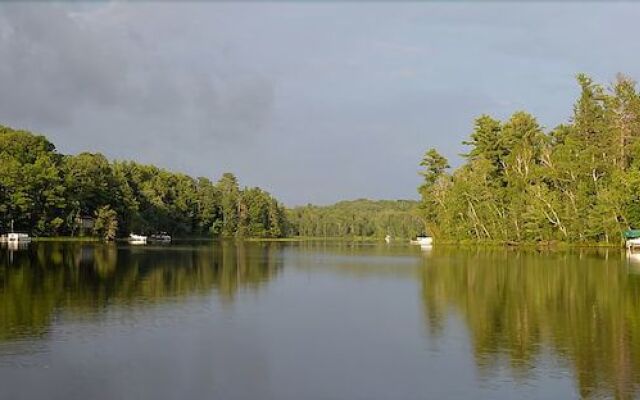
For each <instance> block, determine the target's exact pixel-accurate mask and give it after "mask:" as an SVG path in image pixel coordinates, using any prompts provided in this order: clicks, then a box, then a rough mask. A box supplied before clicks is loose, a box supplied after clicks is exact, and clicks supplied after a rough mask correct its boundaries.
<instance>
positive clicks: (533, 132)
mask: <svg viewBox="0 0 640 400" xmlns="http://www.w3.org/2000/svg"><path fill="white" fill-rule="evenodd" d="M577 81H578V84H579V86H580V90H581V91H580V95H579V97H578V99H577V101H576V102H575V104H574V107H573V115H572V117H571V119H570V121H568V122H567V123H565V124H561V125H559V126H557V127H555V128H553V129H551V130H545V129H544V128H543V127H542V126H540V124H539V123H538V122H537V120H536V119H535V118H534V117H533V116H532V115H531V114H529V113H526V112H523V111H519V112H516V113H514V114H513V115H512V116H511V117H510V118H509V119H507V120H506V121H500V120H498V119H495V118H492V117H491V116H488V115H482V116H480V117H479V118H477V119H476V120H475V124H474V129H473V132H472V133H471V135H470V139H469V140H468V141H466V142H464V144H465V145H468V146H469V147H470V150H469V152H468V153H466V154H464V155H463V157H464V163H463V164H462V165H461V166H460V167H459V168H457V169H455V170H453V171H450V166H449V162H448V160H447V159H446V158H444V157H443V156H442V155H440V154H439V153H438V152H437V151H436V150H435V149H430V150H428V151H427V152H426V153H425V156H424V159H423V160H422V162H421V164H420V165H421V166H422V167H423V168H424V169H423V171H422V175H423V177H424V181H423V184H422V185H421V186H420V187H419V192H420V194H421V198H422V200H421V210H422V215H423V217H424V218H425V221H426V224H427V226H428V227H429V230H430V231H431V234H432V235H433V236H434V237H436V238H439V239H443V240H458V241H459V240H474V241H500V242H510V241H513V242H539V241H566V242H582V243H587V242H603V243H620V241H621V240H622V233H623V231H624V230H626V229H629V228H637V227H640V141H639V140H638V138H639V137H640V94H639V93H638V91H637V90H636V85H635V82H634V81H633V80H631V79H630V78H628V77H625V76H622V75H619V76H618V77H617V79H616V80H615V82H614V83H613V84H611V85H610V86H609V87H605V86H603V85H600V84H598V83H595V82H594V81H593V80H592V79H591V78H589V77H588V76H586V75H584V74H579V75H578V76H577Z"/></svg>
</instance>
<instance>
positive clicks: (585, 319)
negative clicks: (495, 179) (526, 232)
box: [422, 247, 640, 398]
mask: <svg viewBox="0 0 640 400" xmlns="http://www.w3.org/2000/svg"><path fill="white" fill-rule="evenodd" d="M633 263H634V261H633V260H628V259H627V257H626V255H625V254H624V253H620V252H617V251H606V250H605V251H598V252H595V251H590V252H562V253H547V254H544V257H541V256H540V254H538V253H537V252H533V251H531V252H515V251H510V250H504V249H499V250H467V251H464V250H462V251H461V250H460V249H453V248H446V247H445V248H435V249H434V250H433V251H432V252H431V253H429V254H428V255H426V257H425V266H424V269H423V276H422V296H423V302H424V307H425V313H426V319H427V321H428V322H427V323H428V327H429V330H430V331H431V333H432V334H435V335H438V334H442V333H443V331H444V322H445V319H446V316H447V314H449V313H450V312H451V310H455V313H456V314H458V315H459V316H460V318H461V319H462V320H463V321H464V323H465V324H466V325H467V327H468V329H469V335H470V340H471V342H472V347H473V351H474V357H475V360H476V364H477V366H478V368H479V371H480V373H481V374H489V373H491V371H495V370H496V367H497V366H498V365H502V364H504V363H506V364H508V365H509V370H510V371H511V372H512V373H513V374H514V375H515V376H516V377H523V378H526V377H527V376H529V375H530V374H533V373H534V371H533V368H534V366H535V365H536V363H537V362H539V360H540V358H541V356H542V355H543V353H544V354H552V355H553V356H554V357H555V358H556V360H557V361H559V362H560V363H561V365H566V364H567V365H569V368H570V369H572V370H573V373H574V377H575V380H576V385H577V388H578V391H579V393H580V395H581V396H582V397H601V396H606V397H612V396H614V397H616V398H629V397H633V396H637V395H639V394H640V390H639V389H640V276H638V275H635V274H634V273H633V272H634V264H633Z"/></svg>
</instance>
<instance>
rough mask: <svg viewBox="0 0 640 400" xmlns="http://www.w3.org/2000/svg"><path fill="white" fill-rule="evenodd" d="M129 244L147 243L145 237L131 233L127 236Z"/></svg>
mask: <svg viewBox="0 0 640 400" xmlns="http://www.w3.org/2000/svg"><path fill="white" fill-rule="evenodd" d="M129 243H132V244H145V243H147V237H146V236H143V235H136V234H135V233H132V234H130V235H129Z"/></svg>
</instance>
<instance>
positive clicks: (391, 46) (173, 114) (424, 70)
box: [0, 2, 640, 205]
mask: <svg viewBox="0 0 640 400" xmlns="http://www.w3.org/2000/svg"><path fill="white" fill-rule="evenodd" d="M638 21H640V3H637V4H634V3H615V4H607V3H587V4H579V3H560V4H554V3H552V2H543V3H527V4H517V3H508V2H498V3H483V2H453V3H447V2H433V3H401V4H394V3H382V2H374V3H363V2H359V3H339V2H326V3H325V2H308V3H302V4H297V3H293V2H283V3H265V2H257V3H251V2H242V3H238V4H232V3H206V2H196V3H188V4H184V3H170V2H160V3H134V4H128V3H86V4H78V3H62V4H53V5H51V4H46V3H27V4H18V3H12V2H10V3H3V4H0V60H1V61H0V124H4V125H9V126H12V127H16V128H25V129H30V130H34V131H37V132H40V133H43V134H46V135H47V136H48V137H50V138H51V139H52V140H53V141H54V143H56V145H57V146H58V149H59V150H60V151H61V152H63V153H76V152H80V151H91V152H102V153H104V154H105V155H107V156H108V157H110V158H112V159H133V160H137V161H140V162H145V163H153V164H157V165H160V166H162V167H165V168H169V169H171V170H175V171H182V172H186V173H189V174H192V175H197V176H208V177H210V178H212V179H217V178H218V177H219V176H220V174H221V173H222V172H225V171H232V172H234V173H235V174H236V175H237V176H238V177H239V178H240V180H241V183H242V184H243V185H249V186H254V185H258V186H261V187H263V188H265V189H267V190H268V191H270V192H271V193H273V194H274V195H276V196H277V197H278V198H280V199H282V200H283V201H284V202H285V203H286V204H288V205H298V204H305V203H308V202H312V203H321V204H325V203H330V202H333V201H336V200H340V199H349V198H360V197H369V198H416V197H417V194H416V189H415V188H416V186H417V185H418V184H419V181H420V178H419V176H418V175H417V171H418V163H419V161H420V159H421V156H422V154H423V153H424V151H425V150H426V149H427V148H429V147H437V148H438V149H440V150H441V151H442V153H444V154H445V155H446V156H448V157H450V158H451V159H452V161H453V163H454V164H455V163H456V162H459V157H458V156H457V154H459V153H461V152H463V151H464V147H463V146H462V145H461V144H460V142H461V141H462V140H464V139H465V138H466V137H467V136H468V134H469V132H470V129H471V125H472V122H473V118H474V117H476V116H477V115H479V114H482V113H489V114H492V115H494V116H497V117H500V118H504V117H506V116H508V115H509V114H510V113H512V112H513V111H515V110H520V109H526V110H528V111H530V112H532V113H534V114H535V115H536V116H537V117H538V118H539V121H540V122H541V123H542V124H543V125H545V126H547V127H553V126H554V125H556V124H558V123H560V122H563V121H565V120H567V118H568V117H569V114H570V111H571V105H572V102H573V100H574V98H575V97H576V95H577V89H576V85H575V84H574V76H575V74H576V73H577V72H586V73H588V74H590V75H591V76H593V77H594V78H595V79H596V80H599V81H601V82H603V83H608V82H611V81H612V80H613V79H614V77H615V74H616V73H617V72H624V73H626V74H627V75H630V76H632V77H634V78H636V79H640V57H639V56H638V54H640V40H638V38H639V37H640V23H638Z"/></svg>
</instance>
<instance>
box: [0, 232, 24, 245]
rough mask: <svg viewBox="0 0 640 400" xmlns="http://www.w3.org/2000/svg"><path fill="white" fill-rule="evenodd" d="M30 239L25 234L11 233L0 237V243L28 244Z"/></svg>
mask: <svg viewBox="0 0 640 400" xmlns="http://www.w3.org/2000/svg"><path fill="white" fill-rule="evenodd" d="M29 242H31V238H30V237H29V235H27V234H26V233H17V232H11V233H7V234H6V235H2V236H0V243H29Z"/></svg>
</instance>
